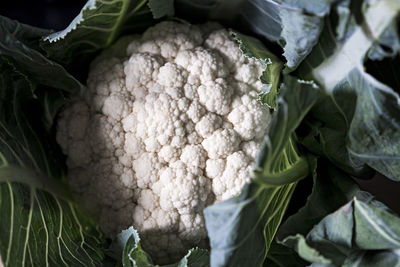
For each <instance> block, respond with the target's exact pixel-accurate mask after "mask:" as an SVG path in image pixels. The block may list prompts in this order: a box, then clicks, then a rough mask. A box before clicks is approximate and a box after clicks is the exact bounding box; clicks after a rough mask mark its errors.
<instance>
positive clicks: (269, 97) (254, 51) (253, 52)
mask: <svg viewBox="0 0 400 267" xmlns="http://www.w3.org/2000/svg"><path fill="white" fill-rule="evenodd" d="M231 34H232V36H233V37H234V38H235V40H236V41H237V42H238V43H239V48H240V50H241V51H242V53H243V54H244V55H245V56H246V57H249V58H254V59H257V60H258V61H259V62H260V63H261V64H262V66H263V67H264V68H265V70H264V71H263V73H262V75H261V77H260V80H261V82H262V83H263V84H265V85H266V88H265V89H264V90H263V92H262V94H261V100H262V102H263V103H265V104H267V105H268V106H269V107H270V108H273V109H275V108H276V107H277V105H278V103H277V101H278V94H279V90H278V87H279V82H280V80H279V78H280V74H281V70H282V67H283V64H282V62H281V61H280V60H279V59H278V58H277V57H276V56H275V55H274V54H272V53H271V52H270V51H268V49H267V48H266V47H265V46H264V45H263V43H261V41H259V40H257V39H255V38H253V37H250V36H246V35H243V34H240V33H238V32H233V31H232V32H231Z"/></svg>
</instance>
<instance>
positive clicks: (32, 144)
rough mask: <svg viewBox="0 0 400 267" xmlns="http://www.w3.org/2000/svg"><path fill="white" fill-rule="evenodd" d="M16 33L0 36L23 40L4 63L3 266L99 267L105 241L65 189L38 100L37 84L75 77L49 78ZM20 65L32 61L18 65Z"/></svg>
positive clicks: (0, 154)
mask: <svg viewBox="0 0 400 267" xmlns="http://www.w3.org/2000/svg"><path fill="white" fill-rule="evenodd" d="M15 25H16V28H15V31H12V32H8V33H7V32H6V34H5V35H3V36H1V38H4V39H9V38H12V37H13V36H14V37H15V36H17V37H18V38H19V39H20V40H16V41H15V44H17V45H16V46H10V47H9V49H8V51H12V52H10V53H9V54H7V55H5V54H3V55H1V56H0V72H1V75H0V213H1V215H2V217H1V220H0V254H1V258H2V261H3V263H4V265H5V266H99V265H101V263H102V260H103V252H102V249H101V247H102V246H103V242H104V240H103V236H102V234H101V232H100V231H99V229H98V228H97V226H96V225H95V224H94V223H93V222H92V221H91V220H90V219H89V218H88V217H87V216H86V215H85V214H84V213H82V212H81V211H80V210H79V209H78V208H77V207H76V206H75V204H74V203H73V202H72V200H71V199H70V195H69V193H68V191H67V189H66V188H67V187H66V185H64V184H62V183H63V181H62V180H63V178H64V166H63V163H60V162H62V161H60V153H59V151H58V150H57V147H56V146H55V144H54V142H55V141H54V139H53V137H52V136H51V135H50V133H49V131H48V129H47V128H46V125H45V124H44V122H43V119H42V118H43V116H44V114H45V112H46V110H48V109H49V106H43V102H41V100H40V99H38V97H37V96H36V95H35V92H36V91H37V90H38V89H37V84H38V83H39V82H41V83H45V82H47V81H50V79H54V78H57V79H59V81H68V80H70V76H69V75H68V74H67V73H66V72H65V71H60V72H58V73H57V76H55V77H48V78H46V75H48V73H46V70H48V67H47V66H45V65H44V66H45V67H43V68H41V66H42V65H40V62H41V61H40V60H41V57H40V54H39V53H35V51H33V50H32V49H31V48H28V47H27V46H26V45H24V42H23V41H27V40H24V39H23V38H24V36H23V35H21V36H18V35H12V33H18V31H19V30H21V29H24V26H23V25H20V24H15ZM28 36H29V35H28ZM34 38H37V37H32V40H31V41H32V42H33V41H34ZM36 41H37V42H38V41H39V39H38V38H37V39H36ZM15 54H18V55H15ZM36 56H37V57H36ZM19 57H27V58H30V59H31V60H32V61H26V62H20V61H19ZM36 60H38V63H37V66H39V68H38V69H37V72H38V73H32V72H31V71H30V69H34V67H33V66H32V65H30V64H35V62H36ZM49 62H50V61H49ZM46 64H47V63H46ZM49 64H50V65H51V64H54V65H56V64H55V63H51V62H50V63H49ZM28 65H29V68H28V67H27V68H25V66H28ZM30 75H32V77H33V78H32V79H30V78H29V77H30ZM40 77H41V79H38V78H40ZM48 85H50V84H48ZM52 85H54V84H52ZM49 90H51V89H50V88H49ZM54 90H55V89H54ZM49 104H50V106H51V105H52V104H51V103H49Z"/></svg>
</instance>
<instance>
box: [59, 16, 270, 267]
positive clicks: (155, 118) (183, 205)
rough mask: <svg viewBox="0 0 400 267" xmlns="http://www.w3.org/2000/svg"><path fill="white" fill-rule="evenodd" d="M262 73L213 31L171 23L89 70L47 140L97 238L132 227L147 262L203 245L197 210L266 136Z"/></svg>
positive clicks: (217, 197) (249, 161)
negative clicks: (53, 140) (55, 146)
mask: <svg viewBox="0 0 400 267" xmlns="http://www.w3.org/2000/svg"><path fill="white" fill-rule="evenodd" d="M121 51H122V52H121ZM124 51H125V53H124ZM116 52H118V53H116ZM117 54H119V55H117ZM262 71H263V67H262V66H261V64H260V63H259V62H257V61H256V60H253V59H250V58H247V57H244V56H243V55H242V53H241V51H240V50H239V48H238V45H237V44H236V42H235V41H234V40H233V39H232V38H231V37H230V35H229V33H228V32H227V31H226V30H225V29H223V28H221V27H220V26H218V25H216V24H205V25H201V26H194V25H186V24H179V23H175V22H162V23H160V24H158V25H156V26H154V27H152V28H150V29H148V30H147V31H146V32H145V33H144V34H143V35H142V36H140V37H128V38H125V39H124V40H123V41H121V42H118V43H117V44H116V45H115V46H114V47H112V48H110V49H109V50H108V51H107V50H106V51H105V52H103V54H102V55H100V56H99V57H98V58H97V59H96V60H95V61H94V62H93V63H92V65H91V69H90V72H89V77H88V90H87V91H86V92H85V93H84V94H83V96H80V97H79V98H77V99H75V100H74V101H73V102H72V103H70V104H69V105H68V106H67V107H66V108H65V109H64V111H63V112H62V114H61V115H60V119H59V124H58V131H57V141H58V142H59V144H60V145H61V147H62V149H63V152H64V153H65V154H66V155H67V156H68V160H67V164H68V168H69V182H70V185H71V187H72V190H73V191H74V192H75V193H76V195H77V197H78V199H79V200H80V201H82V202H83V203H84V206H85V207H86V208H87V209H88V210H89V211H92V213H93V214H96V215H97V216H98V217H99V221H100V225H101V227H102V228H103V230H104V231H105V233H106V234H107V235H108V236H109V237H114V236H115V235H116V234H117V233H119V232H120V231H121V230H123V229H125V228H127V227H129V226H131V225H133V227H135V228H136V229H137V230H138V231H139V232H140V234H141V236H142V238H143V241H142V242H143V243H142V245H143V247H144V248H145V249H146V250H147V251H148V252H149V253H150V254H151V255H152V256H153V257H154V258H155V259H156V261H158V262H159V263H168V262H171V261H174V260H176V259H178V258H179V257H181V256H182V255H183V254H185V253H186V251H187V250H188V249H190V248H192V247H193V246H200V247H204V246H206V245H207V243H206V238H207V232H206V229H205V223H204V216H203V210H204V208H205V207H207V206H208V205H211V204H213V203H214V202H216V201H223V200H226V199H228V198H230V197H233V196H236V195H238V194H239V192H240V190H241V188H242V186H243V185H244V184H245V183H247V182H248V181H249V179H250V177H251V174H252V171H253V168H254V162H255V157H256V155H257V153H258V151H259V149H260V146H261V143H262V141H263V136H264V135H265V134H266V132H267V130H268V126H269V122H270V113H269V110H268V109H267V108H266V107H265V106H263V105H262V104H261V103H260V102H259V100H258V94H259V93H260V92H261V91H262V90H263V87H264V86H263V85H262V83H261V82H260V81H259V77H260V75H261V74H262Z"/></svg>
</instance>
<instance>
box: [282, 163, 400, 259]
mask: <svg viewBox="0 0 400 267" xmlns="http://www.w3.org/2000/svg"><path fill="white" fill-rule="evenodd" d="M317 174H318V176H317V177H314V188H313V192H312V194H311V195H310V197H309V198H308V200H307V204H306V206H305V207H303V208H302V209H301V210H299V212H298V213H296V214H294V215H292V216H291V217H289V218H288V219H287V221H285V222H284V223H283V224H282V226H281V227H280V229H279V231H278V234H277V239H278V242H280V243H282V244H284V245H286V246H287V247H288V248H287V249H286V250H284V249H281V251H280V253H281V254H284V253H285V254H286V255H292V254H291V252H292V253H293V252H294V251H296V252H297V253H298V255H300V256H301V257H302V258H303V259H305V260H307V261H309V262H311V263H314V264H316V265H318V264H322V266H352V265H351V264H355V266H364V265H357V264H359V263H358V262H363V264H365V265H367V266H373V265H372V264H377V266H384V265H383V264H384V263H386V261H385V260H384V259H382V258H381V259H379V258H380V256H379V255H378V254H375V253H376V252H377V250H381V251H382V252H383V250H384V251H385V253H384V254H382V255H385V254H388V255H391V257H392V259H390V261H388V262H396V261H397V260H398V259H396V260H394V259H393V257H394V256H395V255H396V254H395V253H396V252H395V251H394V250H395V249H397V248H398V247H399V242H400V231H399V229H400V228H399V226H400V218H399V217H398V216H397V215H394V214H393V213H392V212H391V211H390V210H389V209H388V208H387V207H386V206H384V205H383V204H382V203H380V202H378V201H376V200H374V199H373V197H372V196H371V195H370V194H369V193H367V192H365V191H361V190H360V189H359V188H358V186H357V185H356V184H355V183H354V182H353V181H352V180H351V178H350V177H349V176H348V175H347V174H345V173H344V172H342V171H340V170H338V169H336V168H335V167H334V166H333V165H331V163H328V162H326V161H320V162H318V169H317ZM327 196H329V197H328V198H327ZM397 253H398V252H397ZM290 257H293V256H290ZM290 257H288V260H289V259H290ZM397 257H399V255H398V254H397ZM282 262H283V264H285V263H286V264H288V263H289V262H290V261H286V262H285V261H284V260H283V261H282Z"/></svg>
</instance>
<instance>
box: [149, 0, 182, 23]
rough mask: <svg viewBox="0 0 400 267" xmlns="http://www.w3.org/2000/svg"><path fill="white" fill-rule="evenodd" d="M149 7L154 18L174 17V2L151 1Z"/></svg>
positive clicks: (164, 0)
mask: <svg viewBox="0 0 400 267" xmlns="http://www.w3.org/2000/svg"><path fill="white" fill-rule="evenodd" d="M148 6H149V8H150V10H151V13H153V18H155V19H159V18H162V17H164V16H173V15H174V13H175V11H174V0H162V1H160V0H149V3H148Z"/></svg>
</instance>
